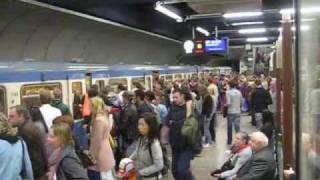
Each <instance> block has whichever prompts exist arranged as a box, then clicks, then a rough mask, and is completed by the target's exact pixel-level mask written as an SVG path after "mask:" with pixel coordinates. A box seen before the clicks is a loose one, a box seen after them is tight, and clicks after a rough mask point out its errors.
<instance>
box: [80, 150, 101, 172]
mask: <svg viewBox="0 0 320 180" xmlns="http://www.w3.org/2000/svg"><path fill="white" fill-rule="evenodd" d="M77 155H78V156H79V159H80V160H81V162H82V165H83V166H84V167H85V168H87V167H89V166H94V165H96V164H97V159H96V158H95V157H94V156H93V155H92V153H91V152H90V151H89V150H78V152H77Z"/></svg>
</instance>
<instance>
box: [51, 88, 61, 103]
mask: <svg viewBox="0 0 320 180" xmlns="http://www.w3.org/2000/svg"><path fill="white" fill-rule="evenodd" d="M53 98H54V99H59V100H61V98H62V92H61V90H60V89H59V88H55V89H54V90H53Z"/></svg>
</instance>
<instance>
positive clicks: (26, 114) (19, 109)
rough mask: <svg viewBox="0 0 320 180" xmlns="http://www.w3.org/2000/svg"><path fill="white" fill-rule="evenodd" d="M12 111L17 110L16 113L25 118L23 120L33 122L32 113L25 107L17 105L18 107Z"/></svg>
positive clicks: (14, 107)
mask: <svg viewBox="0 0 320 180" xmlns="http://www.w3.org/2000/svg"><path fill="white" fill-rule="evenodd" d="M10 109H15V110H16V112H17V113H18V114H19V115H20V116H21V115H22V116H23V118H24V119H25V120H26V121H31V119H32V118H31V115H30V112H29V110H28V109H27V108H26V107H24V106H21V105H16V106H13V107H11V108H10Z"/></svg>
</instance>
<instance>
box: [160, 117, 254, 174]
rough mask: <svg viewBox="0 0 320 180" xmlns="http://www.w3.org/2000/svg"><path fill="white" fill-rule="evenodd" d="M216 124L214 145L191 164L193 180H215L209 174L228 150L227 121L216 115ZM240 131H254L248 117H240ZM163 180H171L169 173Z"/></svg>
mask: <svg viewBox="0 0 320 180" xmlns="http://www.w3.org/2000/svg"><path fill="white" fill-rule="evenodd" d="M216 123H217V125H216V144H215V145H213V146H212V147H209V148H204V149H203V151H202V153H201V154H200V156H199V157H196V158H195V159H194V160H193V161H192V163H191V167H192V172H193V175H194V177H195V180H210V179H215V178H213V177H211V176H210V172H211V171H212V170H214V169H216V168H219V167H220V166H221V164H222V163H223V160H224V153H225V151H226V150H227V149H228V148H229V146H228V145H227V120H226V119H225V118H223V117H222V115H217V122H216ZM240 129H241V131H245V132H248V133H251V132H254V131H256V128H255V127H253V126H252V125H251V117H250V116H247V115H242V116H241V125H240ZM170 159H171V157H170ZM163 179H164V180H173V177H172V175H171V172H170V174H169V175H168V176H167V177H164V178H163Z"/></svg>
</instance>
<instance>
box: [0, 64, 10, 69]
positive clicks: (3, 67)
mask: <svg viewBox="0 0 320 180" xmlns="http://www.w3.org/2000/svg"><path fill="white" fill-rule="evenodd" d="M5 68H9V66H2V65H1V66H0V69H5Z"/></svg>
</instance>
